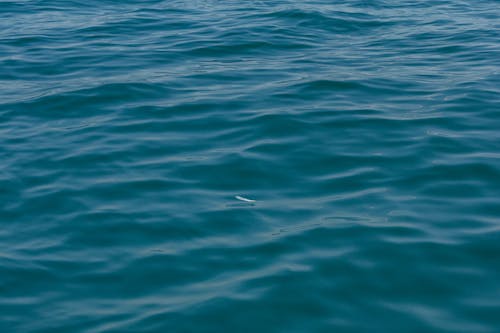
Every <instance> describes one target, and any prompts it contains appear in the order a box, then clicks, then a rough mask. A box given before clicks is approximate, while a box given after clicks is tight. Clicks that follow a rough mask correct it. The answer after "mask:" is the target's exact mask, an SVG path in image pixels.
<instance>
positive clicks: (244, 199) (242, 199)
mask: <svg viewBox="0 0 500 333" xmlns="http://www.w3.org/2000/svg"><path fill="white" fill-rule="evenodd" d="M235 198H236V199H238V200H241V201H245V202H255V200H252V199H248V198H244V197H240V196H239V195H237V196H235Z"/></svg>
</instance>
